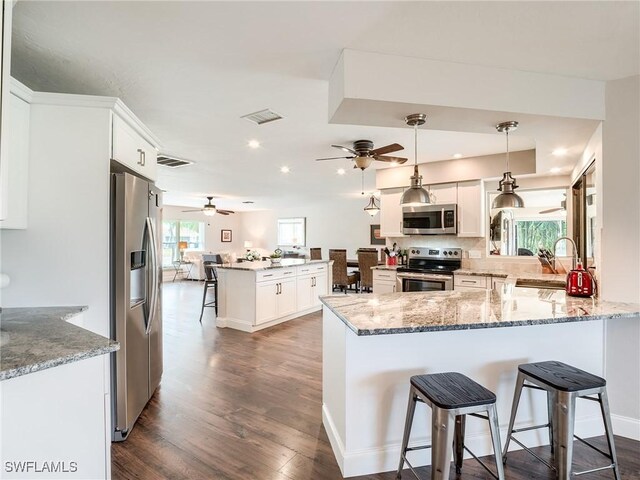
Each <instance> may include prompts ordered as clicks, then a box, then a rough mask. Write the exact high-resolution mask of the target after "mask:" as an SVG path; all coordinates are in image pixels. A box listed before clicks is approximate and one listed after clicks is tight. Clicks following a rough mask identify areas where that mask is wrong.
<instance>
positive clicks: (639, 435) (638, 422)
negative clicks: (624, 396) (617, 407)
mask: <svg viewBox="0 0 640 480" xmlns="http://www.w3.org/2000/svg"><path fill="white" fill-rule="evenodd" d="M611 423H612V424H613V433H614V435H619V436H621V437H625V438H630V439H631V440H635V441H637V442H640V419H637V418H630V417H623V416H621V415H611Z"/></svg>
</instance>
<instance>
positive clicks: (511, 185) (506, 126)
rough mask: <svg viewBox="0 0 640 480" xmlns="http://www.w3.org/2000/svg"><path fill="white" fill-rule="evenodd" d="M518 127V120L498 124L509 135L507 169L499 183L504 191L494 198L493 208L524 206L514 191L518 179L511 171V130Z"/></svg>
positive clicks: (500, 129)
mask: <svg viewBox="0 0 640 480" xmlns="http://www.w3.org/2000/svg"><path fill="white" fill-rule="evenodd" d="M516 128H518V122H516V121H510V122H502V123H499V124H498V125H496V130H498V132H500V133H502V132H504V133H505V135H506V137H507V171H506V172H504V174H503V176H502V180H500V183H499V184H498V191H499V192H502V193H500V195H498V196H497V197H496V198H495V199H494V200H493V203H492V204H491V208H493V209H510V208H523V207H524V201H523V200H522V198H521V197H520V196H518V195H517V194H516V193H515V192H514V190H515V189H516V188H518V185H516V179H515V178H513V177H512V176H511V172H510V171H509V132H513V131H514V130H515V129H516Z"/></svg>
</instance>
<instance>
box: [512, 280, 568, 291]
mask: <svg viewBox="0 0 640 480" xmlns="http://www.w3.org/2000/svg"><path fill="white" fill-rule="evenodd" d="M565 286H566V284H565V283H564V282H558V281H555V282H554V281H540V280H528V279H526V278H523V279H520V278H519V279H518V280H516V287H527V288H547V289H550V290H564V289H565Z"/></svg>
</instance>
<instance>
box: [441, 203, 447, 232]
mask: <svg viewBox="0 0 640 480" xmlns="http://www.w3.org/2000/svg"><path fill="white" fill-rule="evenodd" d="M440 225H442V230H443V231H444V230H446V229H445V228H444V208H443V209H442V211H441V212H440Z"/></svg>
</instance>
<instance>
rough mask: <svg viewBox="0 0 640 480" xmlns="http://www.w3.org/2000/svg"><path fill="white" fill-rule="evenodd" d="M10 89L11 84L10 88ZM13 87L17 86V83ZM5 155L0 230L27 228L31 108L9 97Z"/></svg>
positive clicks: (12, 95) (3, 160) (3, 159)
mask: <svg viewBox="0 0 640 480" xmlns="http://www.w3.org/2000/svg"><path fill="white" fill-rule="evenodd" d="M12 85H13V84H12ZM16 85H18V84H17V82H16ZM7 103H8V107H9V108H8V115H7V119H8V121H7V123H6V125H5V128H4V130H3V134H4V135H6V144H7V151H6V153H5V154H4V155H3V156H2V164H3V169H2V192H1V194H0V195H1V197H2V212H3V214H2V218H1V219H0V228H7V229H25V228H27V207H28V194H27V191H28V186H29V185H28V184H29V114H30V105H29V104H28V103H27V102H25V101H24V100H23V99H21V98H19V97H18V96H17V95H14V94H13V93H11V94H10V95H9V98H8V102H7Z"/></svg>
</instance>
